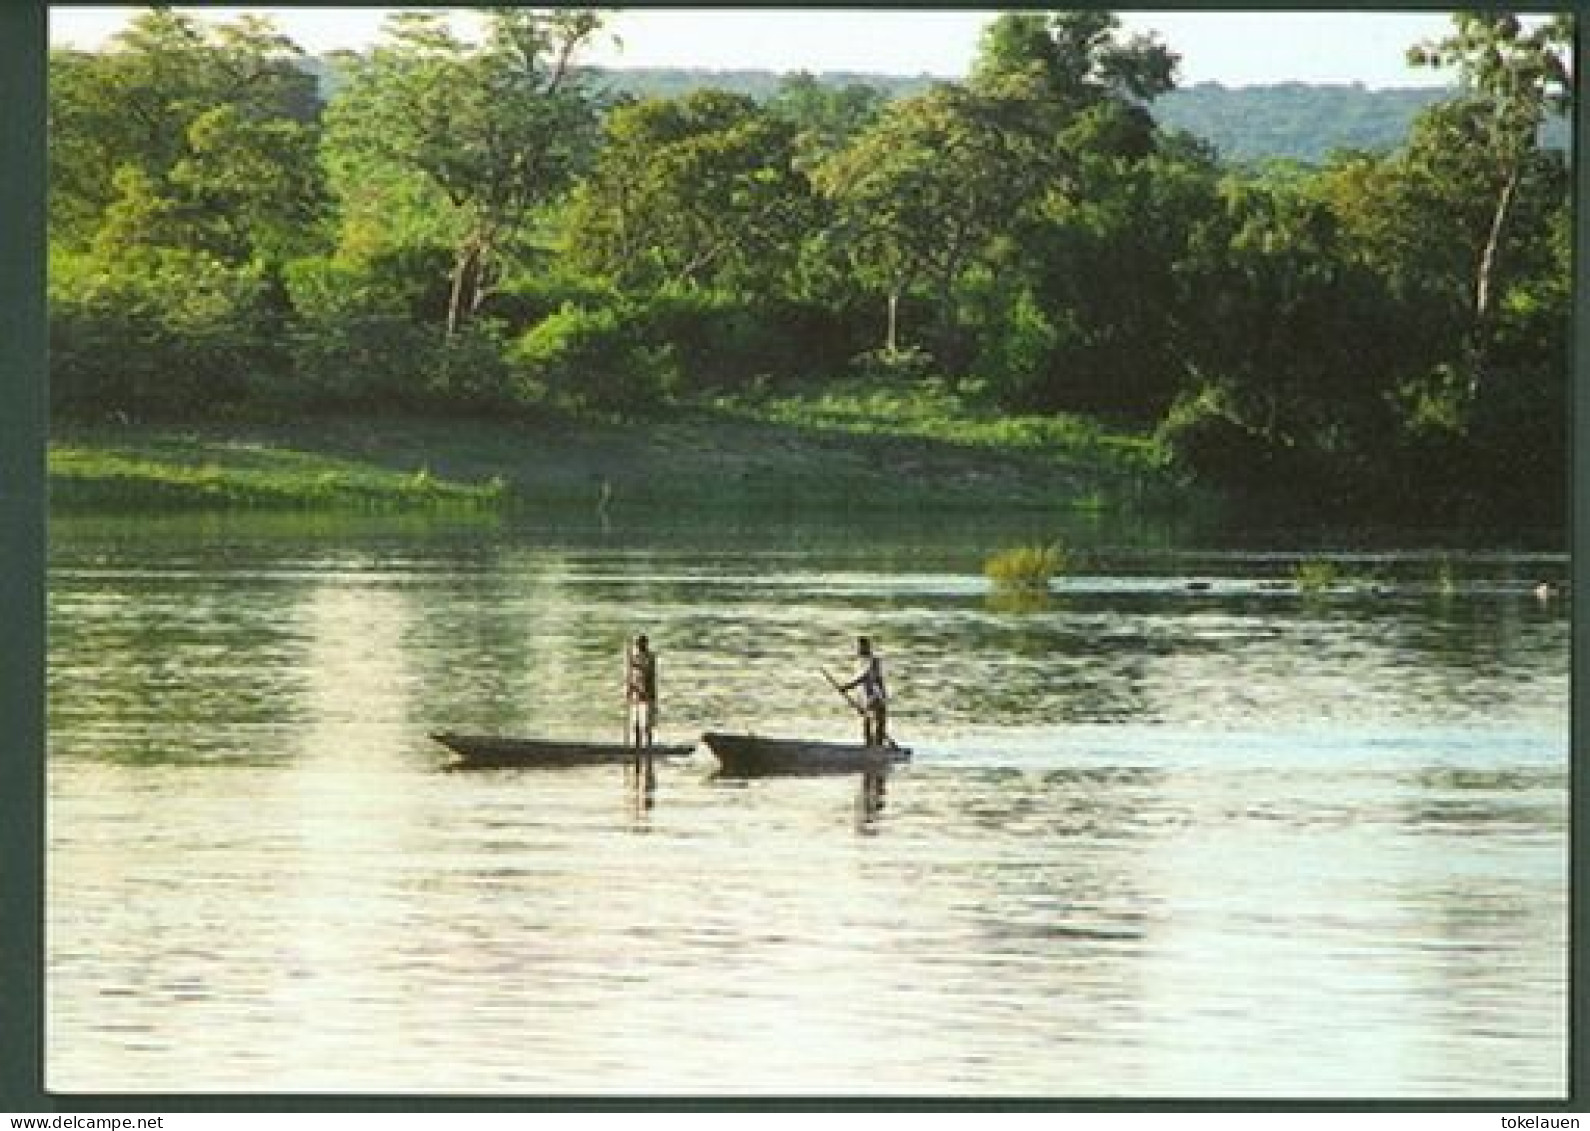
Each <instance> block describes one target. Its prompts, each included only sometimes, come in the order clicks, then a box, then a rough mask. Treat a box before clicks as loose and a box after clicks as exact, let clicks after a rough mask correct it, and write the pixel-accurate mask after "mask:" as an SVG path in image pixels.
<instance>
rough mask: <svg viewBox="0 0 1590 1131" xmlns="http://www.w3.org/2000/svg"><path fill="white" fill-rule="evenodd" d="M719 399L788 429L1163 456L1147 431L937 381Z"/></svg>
mask: <svg viewBox="0 0 1590 1131" xmlns="http://www.w3.org/2000/svg"><path fill="white" fill-rule="evenodd" d="M718 404H719V406H720V407H721V408H723V409H724V410H726V411H728V412H731V413H738V414H741V415H745V416H748V417H751V418H754V419H759V420H763V421H767V422H770V423H776V424H782V425H786V426H789V427H794V428H800V429H806V430H817V431H825V432H835V433H847V434H850V435H856V436H891V437H895V438H914V439H921V440H931V441H937V442H940V443H945V444H953V445H956V446H959V447H962V448H968V449H982V450H986V451H990V452H998V453H1001V454H1004V455H1012V454H1020V455H1028V456H1037V457H1039V458H1041V459H1043V460H1045V461H1046V462H1050V463H1054V464H1058V465H1074V466H1085V467H1088V468H1091V469H1094V470H1096V471H1099V472H1103V473H1106V474H1116V475H1141V474H1144V473H1151V472H1156V471H1158V470H1160V469H1162V468H1163V467H1164V465H1165V462H1166V453H1165V452H1164V450H1163V448H1162V447H1161V446H1160V445H1159V444H1157V443H1156V442H1155V440H1154V439H1153V437H1152V436H1151V435H1149V434H1147V433H1141V434H1137V433H1126V432H1112V431H1110V430H1108V429H1106V428H1104V427H1103V426H1102V425H1100V424H1099V423H1098V422H1097V421H1094V420H1090V419H1087V418H1084V417H1078V416H1069V415H1065V414H1059V415H1051V416H1040V415H1010V414H1007V413H1002V412H998V411H994V410H991V409H987V408H982V407H978V406H976V405H975V404H973V403H971V402H969V401H968V400H967V398H965V397H963V396H961V395H960V394H959V393H957V392H955V391H954V390H952V389H950V388H949V387H947V386H946V385H944V384H942V383H937V382H927V383H924V384H923V385H920V386H912V387H910V388H908V389H905V388H891V387H887V386H885V387H876V386H868V387H865V388H860V387H845V388H839V389H831V390H829V391H827V392H823V393H815V394H811V395H806V396H784V397H773V398H768V399H763V400H760V401H756V402H746V401H740V400H736V399H733V398H724V399H723V400H720V401H719V402H718Z"/></svg>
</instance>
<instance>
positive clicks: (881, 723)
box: [839, 636, 889, 746]
mask: <svg viewBox="0 0 1590 1131" xmlns="http://www.w3.org/2000/svg"><path fill="white" fill-rule="evenodd" d="M853 688H856V689H859V690H860V691H861V741H862V742H863V743H864V744H865V745H867V746H886V745H888V744H889V708H888V702H889V693H888V691H887V690H886V689H885V688H884V685H883V661H882V660H880V659H879V658H878V656H877V655H876V654H875V653H874V652H873V650H872V641H871V640H869V639H867V637H865V636H862V637H858V638H857V639H856V675H855V678H854V679H852V680H850V681H849V682H848V683H842V684H840V685H839V689H840V690H841V691H850V690H851V689H853Z"/></svg>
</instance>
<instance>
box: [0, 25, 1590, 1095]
mask: <svg viewBox="0 0 1590 1131" xmlns="http://www.w3.org/2000/svg"><path fill="white" fill-rule="evenodd" d="M488 2H489V0H488ZM344 3H345V4H347V6H385V5H374V4H369V5H365V4H360V3H359V0H352V2H351V3H349V2H348V0H344ZM127 6H129V7H130V6H134V5H127ZM195 6H198V5H195ZM295 6H302V7H318V6H321V5H315V4H299V5H295ZM324 6H326V7H332V6H339V5H332V4H327V5H324ZM391 6H393V7H399V6H402V4H401V3H400V2H396V3H393V4H392V5H391ZM625 6H628V7H648V6H658V7H662V6H672V5H666V4H661V3H658V0H641V2H639V3H630V4H627V5H625ZM693 6H699V7H703V8H710V7H755V6H773V5H770V4H762V5H758V4H757V3H756V2H755V0H748V2H745V3H716V4H714V3H701V4H697V5H693ZM778 6H785V5H778ZM807 6H809V7H875V8H889V7H899V8H925V7H934V6H943V7H952V6H953V7H964V6H967V5H962V4H950V3H942V4H939V5H935V4H934V3H933V2H932V0H918V2H910V0H882V2H878V0H874V2H872V3H870V4H865V5H862V4H857V3H847V2H846V0H819V2H818V3H812V4H808V5H807ZM971 6H974V7H982V6H987V7H989V8H990V9H991V10H997V9H999V8H1004V7H1024V6H1026V7H1036V6H1039V5H1031V4H1021V3H1018V2H1012V3H1009V4H1002V5H1000V4H988V5H984V4H973V5H971ZM1041 6H1042V7H1046V8H1063V7H1106V8H1110V9H1112V10H1118V11H1128V10H1132V9H1141V10H1199V9H1208V10H1222V9H1224V10H1239V9H1247V10H1266V9H1268V10H1277V11H1285V10H1296V11H1307V10H1316V9H1326V8H1329V9H1333V10H1345V11H1352V10H1357V11H1376V10H1417V9H1423V10H1435V11H1444V10H1450V9H1455V8H1460V7H1464V6H1465V5H1462V4H1456V3H1451V4H1448V3H1440V2H1439V0H1434V2H1432V0H1402V2H1400V3H1397V2H1392V3H1367V2H1361V0H1347V2H1342V0H1337V2H1335V3H1316V4H1301V3H1296V2H1291V0H1281V2H1277V3H1263V2H1253V0H1248V2H1242V0H1237V2H1232V3H1223V4H1222V3H1211V2H1208V0H1159V2H1158V3H1152V2H1143V0H1138V2H1135V3H1123V4H1107V3H1102V2H1101V0H1070V2H1056V3H1053V4H1046V5H1041ZM1467 6H1472V7H1479V6H1482V5H1477V4H1474V5H1467ZM1512 6H1514V7H1517V8H1520V9H1534V10H1539V11H1560V10H1564V9H1565V8H1568V9H1571V10H1572V11H1573V12H1574V13H1575V14H1576V15H1577V16H1578V17H1579V25H1580V26H1579V27H1578V28H1577V29H1576V40H1575V46H1574V74H1575V75H1576V76H1579V77H1580V78H1582V76H1583V75H1584V73H1585V71H1584V66H1583V63H1584V60H1585V56H1586V52H1585V40H1584V36H1585V28H1584V24H1585V21H1586V20H1587V19H1590V6H1587V4H1586V0H1575V2H1573V3H1570V4H1544V5H1542V4H1534V3H1527V2H1526V3H1522V4H1517V5H1512ZM47 62H48V8H47V5H46V4H45V3H43V0H21V2H20V3H19V2H17V0H9V2H7V3H4V4H0V641H3V642H4V644H5V646H6V652H7V655H6V656H5V658H4V659H3V660H0V723H3V724H4V733H5V738H4V739H3V741H0V1112H27V1111H35V1112H36V1111H94V1110H103V1111H118V1110H119V1111H137V1110H142V1111H194V1112H200V1111H228V1110H232V1111H246V1110H256V1111H261V1110H286V1111H292V1110H297V1111H338V1110H341V1111H356V1112H378V1111H414V1110H453V1111H471V1110H473V1111H515V1110H531V1111H534V1110H566V1111H656V1110H672V1111H690V1110H747V1111H755V1110H766V1111H823V1110H843V1111H868V1110H872V1111H891V1112H905V1111H922V1110H956V1109H968V1110H987V1109H990V1108H996V1109H1004V1110H1082V1111H1085V1110H1102V1111H1109V1110H1121V1109H1123V1108H1124V1109H1125V1110H1130V1111H1156V1110H1157V1111H1166V1112H1177V1111H1196V1110H1205V1111H1243V1110H1248V1111H1277V1110H1323V1111H1330V1110H1381V1111H1397V1110H1407V1111H1421V1110H1429V1108H1430V1105H1428V1104H1420V1103H1401V1102H1385V1101H1374V1100H1370V1099H1366V1100H1365V1101H1364V1102H1353V1101H1352V1100H1342V1101H1339V1102H1325V1103H1320V1102H1301V1103H1288V1102H1286V1101H1284V1100H1277V1101H1274V1102H1267V1101H1258V1102H1253V1101H1219V1100H1213V1101H1211V1100H1200V1101H1177V1100H1174V1099H1158V1100H1155V1099H1147V1098H1144V1099H1139V1100H1135V1101H1128V1102H1126V1103H1124V1104H1122V1103H1109V1102H1104V1103H1087V1102H1067V1101H1065V1100H1063V1099H1044V1098H1040V1097H1033V1098H1032V1099H1030V1100H1022V1099H1016V1098H1012V1099H1009V1100H1004V1101H995V1102H991V1103H990V1102H968V1103H961V1102H957V1101H956V1100H955V1099H954V1098H953V1097H948V1096H947V1097H943V1098H942V1099H938V1100H921V1099H911V1100H905V1101H901V1100H890V1099H887V1098H880V1097H869V1098H865V1099H844V1098H840V1097H834V1098H831V1099H816V1098H806V1099H800V1100H777V1099H773V1098H765V1099H754V1098H748V1099H744V1100H734V1101H730V1100H714V1099H712V1098H710V1097H700V1098H697V1099H694V1100H688V1099H687V1100H675V1101H666V1102H665V1101H659V1100H656V1099H648V1098H645V1097H629V1098H615V1099H598V1098H595V1097H591V1098H578V1097H567V1098H564V1099H561V1100H559V1101H556V1102H551V1103H548V1102H546V1101H536V1100H535V1099H533V1098H531V1097H524V1098H510V1097H502V1098H498V1099H482V1100H476V1099H464V1098H461V1097H442V1096H431V1097H408V1098H401V1099H400V1098H396V1097H376V1096H357V1095H344V1096H299V1097H293V1096H257V1095H244V1096H236V1097H226V1098H222V1097H206V1096H202V1095H184V1096H170V1097H166V1096H137V1097H132V1096H125V1097H112V1096H95V1097H91V1096H51V1095H49V1094H48V1093H47V1092H46V1091H45V1090H44V1043H45V1032H44V853H45V839H44V833H45V823H44V811H45V772H44V771H45V749H46V745H47V743H46V734H47V715H46V697H45V686H46V685H45V657H46V639H47V638H46V631H47V629H46V615H45V609H46V560H47V545H48V538H47V512H48V505H47V479H46V474H45V453H46V449H47V444H48V436H49V409H48V405H49V396H48V388H49V386H48V366H47V352H48V329H47V318H46V307H45V278H46V255H47V251H46V241H45V216H46V212H45V199H46V181H45V131H44V121H45V105H46V87H45V81H46V66H47ZM1587 145H1590V114H1587V110H1586V107H1585V98H1584V96H1583V92H1582V91H1581V92H1580V96H1579V97H1578V98H1577V99H1576V105H1575V116H1574V161H1575V167H1574V184H1575V191H1576V204H1577V207H1576V210H1575V218H1574V223H1575V231H1574V252H1575V262H1574V285H1575V299H1574V303H1575V321H1574V343H1573V364H1572V368H1571V374H1570V380H1571V381H1572V384H1573V388H1572V396H1571V399H1570V403H1571V404H1572V406H1573V420H1572V435H1573V441H1574V446H1573V459H1572V467H1573V473H1572V474H1573V482H1572V483H1571V484H1570V487H1571V488H1572V490H1571V492H1570V497H1571V499H1572V503H1571V507H1572V510H1571V513H1570V514H1569V516H1568V520H1569V530H1570V542H1569V545H1570V548H1571V552H1572V555H1573V561H1572V576H1573V585H1574V588H1575V590H1576V592H1577V593H1590V564H1587V563H1590V492H1586V491H1582V490H1579V488H1580V486H1581V485H1582V483H1583V481H1584V479H1585V477H1586V475H1590V461H1587V459H1586V455H1585V453H1586V451H1587V439H1590V413H1586V412H1584V411H1581V406H1582V405H1585V404H1590V364H1587V356H1590V350H1587V347H1586V343H1585V328H1586V327H1587V326H1590V234H1587V225H1586V224H1585V222H1584V216H1583V208H1584V206H1585V202H1586V201H1590V175H1587V165H1586V162H1585V161H1584V160H1583V159H1582V156H1583V155H1584V154H1585V153H1586V147H1587ZM1573 653H1574V660H1573V667H1572V670H1573V718H1572V728H1573V735H1574V741H1573V742H1572V743H1571V756H1570V766H1569V773H1570V821H1571V826H1570V860H1569V877H1570V884H1571V887H1570V904H1569V924H1568V926H1569V932H1570V935H1569V974H1570V978H1569V988H1570V1016H1569V1017H1568V1023H1569V1041H1568V1061H1569V1062H1568V1066H1567V1068H1568V1098H1567V1100H1566V1102H1561V1101H1551V1100H1546V1099H1544V1098H1542V1099H1541V1100H1539V1101H1536V1102H1535V1103H1533V1104H1531V1103H1528V1102H1508V1103H1497V1102H1486V1101H1480V1102H1476V1103H1462V1102H1457V1103H1452V1104H1445V1103H1442V1104H1440V1105H1439V1106H1440V1108H1442V1109H1446V1110H1494V1111H1498V1112H1513V1113H1521V1112H1524V1111H1526V1110H1528V1109H1529V1108H1536V1109H1547V1110H1571V1111H1580V1110H1586V1108H1585V1104H1586V1095H1585V1085H1586V1077H1587V1068H1590V1066H1587V1065H1586V1061H1587V1059H1590V1051H1587V1048H1586V1044H1585V1041H1584V1039H1583V1034H1584V1033H1585V1032H1586V1031H1587V1030H1590V994H1587V992H1586V986H1585V973H1586V970H1587V969H1590V967H1587V966H1586V960H1585V943H1586V940H1587V939H1590V908H1587V906H1586V901H1585V899H1584V895H1583V892H1582V891H1581V884H1580V882H1579V881H1580V880H1581V878H1582V867H1581V865H1582V862H1583V861H1584V856H1585V852H1584V850H1585V845H1586V836H1587V830H1590V801H1587V799H1586V796H1585V790H1584V788H1583V786H1584V783H1585V777H1584V770H1583V767H1582V766H1581V764H1580V762H1581V759H1580V755H1579V751H1578V742H1577V739H1578V736H1579V735H1581V734H1590V697H1587V696H1586V695H1585V694H1583V693H1582V691H1583V688H1582V683H1583V679H1584V670H1583V667H1582V665H1581V663H1580V658H1581V657H1583V656H1586V655H1590V626H1587V625H1586V622H1585V620H1584V618H1581V617H1578V616H1577V615H1576V616H1575V618H1574V624H1573Z"/></svg>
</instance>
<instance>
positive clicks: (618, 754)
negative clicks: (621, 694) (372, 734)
mask: <svg viewBox="0 0 1590 1131" xmlns="http://www.w3.org/2000/svg"><path fill="white" fill-rule="evenodd" d="M431 738H433V739H434V740H436V741H437V742H439V743H441V744H442V745H443V746H445V747H447V749H449V750H451V751H452V752H453V755H454V758H455V760H456V762H457V764H459V765H463V766H524V767H547V768H551V767H558V766H619V765H625V764H627V763H630V762H633V761H634V759H635V755H636V753H637V751H636V748H635V747H633V746H626V745H624V744H623V743H621V742H578V741H574V740H562V739H545V738H509V737H505V736H501V735H486V734H453V733H451V732H449V731H441V732H438V733H436V734H432V735H431ZM647 750H648V752H649V753H650V754H651V756H652V757H653V758H683V757H685V756H686V755H688V754H690V753H691V752H692V751H693V750H695V746H694V745H677V744H676V745H658V746H651V747H648V748H647Z"/></svg>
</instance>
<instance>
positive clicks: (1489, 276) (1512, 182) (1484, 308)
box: [1474, 164, 1523, 323]
mask: <svg viewBox="0 0 1590 1131" xmlns="http://www.w3.org/2000/svg"><path fill="white" fill-rule="evenodd" d="M1522 177H1523V168H1522V166H1520V165H1518V164H1515V165H1514V166H1513V167H1512V169H1511V170H1510V171H1509V172H1508V174H1507V180H1506V182H1504V183H1503V185H1502V193H1501V196H1499V197H1498V198H1497V201H1496V213H1495V214H1494V215H1493V216H1492V217H1491V230H1490V232H1489V233H1488V234H1487V235H1486V237H1485V248H1484V250H1483V251H1481V252H1480V264H1479V270H1478V272H1477V273H1476V276H1475V280H1474V320H1475V321H1476V322H1480V323H1484V322H1486V321H1487V320H1488V319H1489V318H1490V315H1491V307H1492V305H1493V304H1494V302H1495V288H1496V264H1497V260H1498V259H1499V258H1500V254H1501V246H1502V235H1503V233H1504V232H1505V231H1506V230H1507V220H1508V217H1509V214H1510V213H1511V212H1512V210H1513V198H1514V197H1515V196H1517V195H1518V182H1519V181H1520V180H1521V179H1522Z"/></svg>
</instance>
